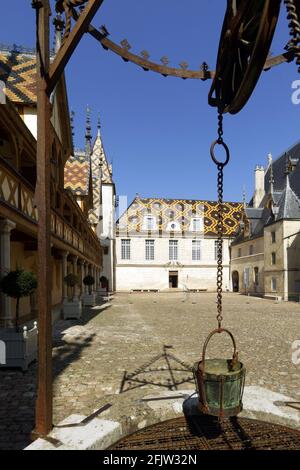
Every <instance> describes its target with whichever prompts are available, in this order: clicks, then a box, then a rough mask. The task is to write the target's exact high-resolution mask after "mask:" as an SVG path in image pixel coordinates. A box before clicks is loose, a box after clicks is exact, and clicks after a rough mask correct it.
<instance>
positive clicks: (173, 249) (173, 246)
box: [169, 240, 178, 261]
mask: <svg viewBox="0 0 300 470" xmlns="http://www.w3.org/2000/svg"><path fill="white" fill-rule="evenodd" d="M171 254H172V256H171ZM175 255H176V256H175ZM169 261H178V240H169Z"/></svg>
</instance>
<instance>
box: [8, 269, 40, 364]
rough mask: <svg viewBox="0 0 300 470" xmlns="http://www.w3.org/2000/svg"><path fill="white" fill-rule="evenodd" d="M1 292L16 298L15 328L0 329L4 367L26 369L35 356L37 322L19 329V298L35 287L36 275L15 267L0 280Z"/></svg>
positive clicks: (32, 290)
mask: <svg viewBox="0 0 300 470" xmlns="http://www.w3.org/2000/svg"><path fill="white" fill-rule="evenodd" d="M0 288H1V290H2V292H3V293H4V294H5V295H7V296H9V297H11V298H13V299H16V312H15V329H12V328H2V329H1V330H0V340H1V341H3V342H4V344H5V354H6V361H5V364H4V366H6V367H22V369H23V370H27V368H28V365H29V364H30V362H32V361H33V360H35V359H36V358H37V334H38V330H37V323H36V322H35V323H34V327H33V328H32V329H30V330H28V328H27V326H24V328H23V331H19V322H20V299H21V298H23V297H28V296H30V295H31V294H33V292H34V291H35V290H36V288H37V279H36V275H35V274H34V273H32V272H30V271H25V270H24V269H21V268H17V269H16V270H15V271H10V272H9V273H8V274H6V275H5V276H4V277H3V278H2V279H1V282H0Z"/></svg>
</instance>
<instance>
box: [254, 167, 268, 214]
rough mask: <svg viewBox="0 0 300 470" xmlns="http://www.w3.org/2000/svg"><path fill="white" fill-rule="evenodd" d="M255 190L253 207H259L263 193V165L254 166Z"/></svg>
mask: <svg viewBox="0 0 300 470" xmlns="http://www.w3.org/2000/svg"><path fill="white" fill-rule="evenodd" d="M254 173H255V191H254V198H253V207H255V208H256V207H259V206H260V204H261V202H262V200H263V198H264V195H265V169H264V167H263V166H258V165H257V166H256V168H255V172H254Z"/></svg>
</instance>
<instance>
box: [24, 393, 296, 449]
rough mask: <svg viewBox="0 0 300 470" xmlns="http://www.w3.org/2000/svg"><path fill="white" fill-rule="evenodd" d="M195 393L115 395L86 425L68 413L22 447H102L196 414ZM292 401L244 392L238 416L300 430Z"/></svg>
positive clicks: (273, 394)
mask: <svg viewBox="0 0 300 470" xmlns="http://www.w3.org/2000/svg"><path fill="white" fill-rule="evenodd" d="M197 401H198V400H197V396H196V394H194V393H193V390H180V391H164V392H160V393H155V392H153V393H152V394H147V395H146V396H144V397H143V398H142V399H140V400H131V401H130V400H127V399H126V398H124V396H118V398H117V399H116V401H115V402H114V404H113V406H111V407H110V408H109V409H107V410H106V411H104V412H103V413H102V414H101V415H100V416H101V417H96V418H93V419H92V420H91V421H89V422H87V423H86V424H80V423H81V421H82V420H83V419H85V418H86V416H82V415H71V416H69V417H68V418H67V419H65V420H64V421H62V422H61V423H59V425H58V426H56V427H55V428H54V429H53V430H52V432H51V433H50V434H49V436H48V438H47V440H45V439H37V440H36V441H35V442H33V443H32V444H30V445H29V446H28V447H27V448H26V449H25V450H105V449H107V448H108V447H109V446H111V445H113V444H114V443H115V442H117V441H118V440H119V439H121V438H122V437H125V436H127V435H129V434H131V433H133V432H135V431H137V430H139V429H143V428H145V427H147V426H150V425H152V424H156V423H159V422H162V421H165V420H167V419H172V418H176V417H178V416H180V415H182V414H183V411H184V413H185V414H186V415H197V414H199V411H198V408H197ZM293 401H295V400H293V399H291V398H290V397H287V396H285V395H281V394H279V393H275V392H271V391H270V390H267V389H265V388H262V387H256V386H249V387H245V391H244V398H243V403H244V410H243V412H242V413H241V414H240V416H241V417H245V418H252V419H259V420H262V421H267V422H271V423H274V424H281V425H284V426H288V427H291V428H296V429H300V411H297V410H296V409H293V408H290V407H288V406H287V404H288V403H289V402H293Z"/></svg>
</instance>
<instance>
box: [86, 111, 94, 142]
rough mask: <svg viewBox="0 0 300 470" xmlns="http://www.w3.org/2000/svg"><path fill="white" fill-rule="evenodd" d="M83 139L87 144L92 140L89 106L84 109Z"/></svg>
mask: <svg viewBox="0 0 300 470" xmlns="http://www.w3.org/2000/svg"><path fill="white" fill-rule="evenodd" d="M85 139H86V141H87V142H89V143H90V142H91V140H92V126H91V110H90V108H89V106H87V108H86V127H85Z"/></svg>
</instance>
